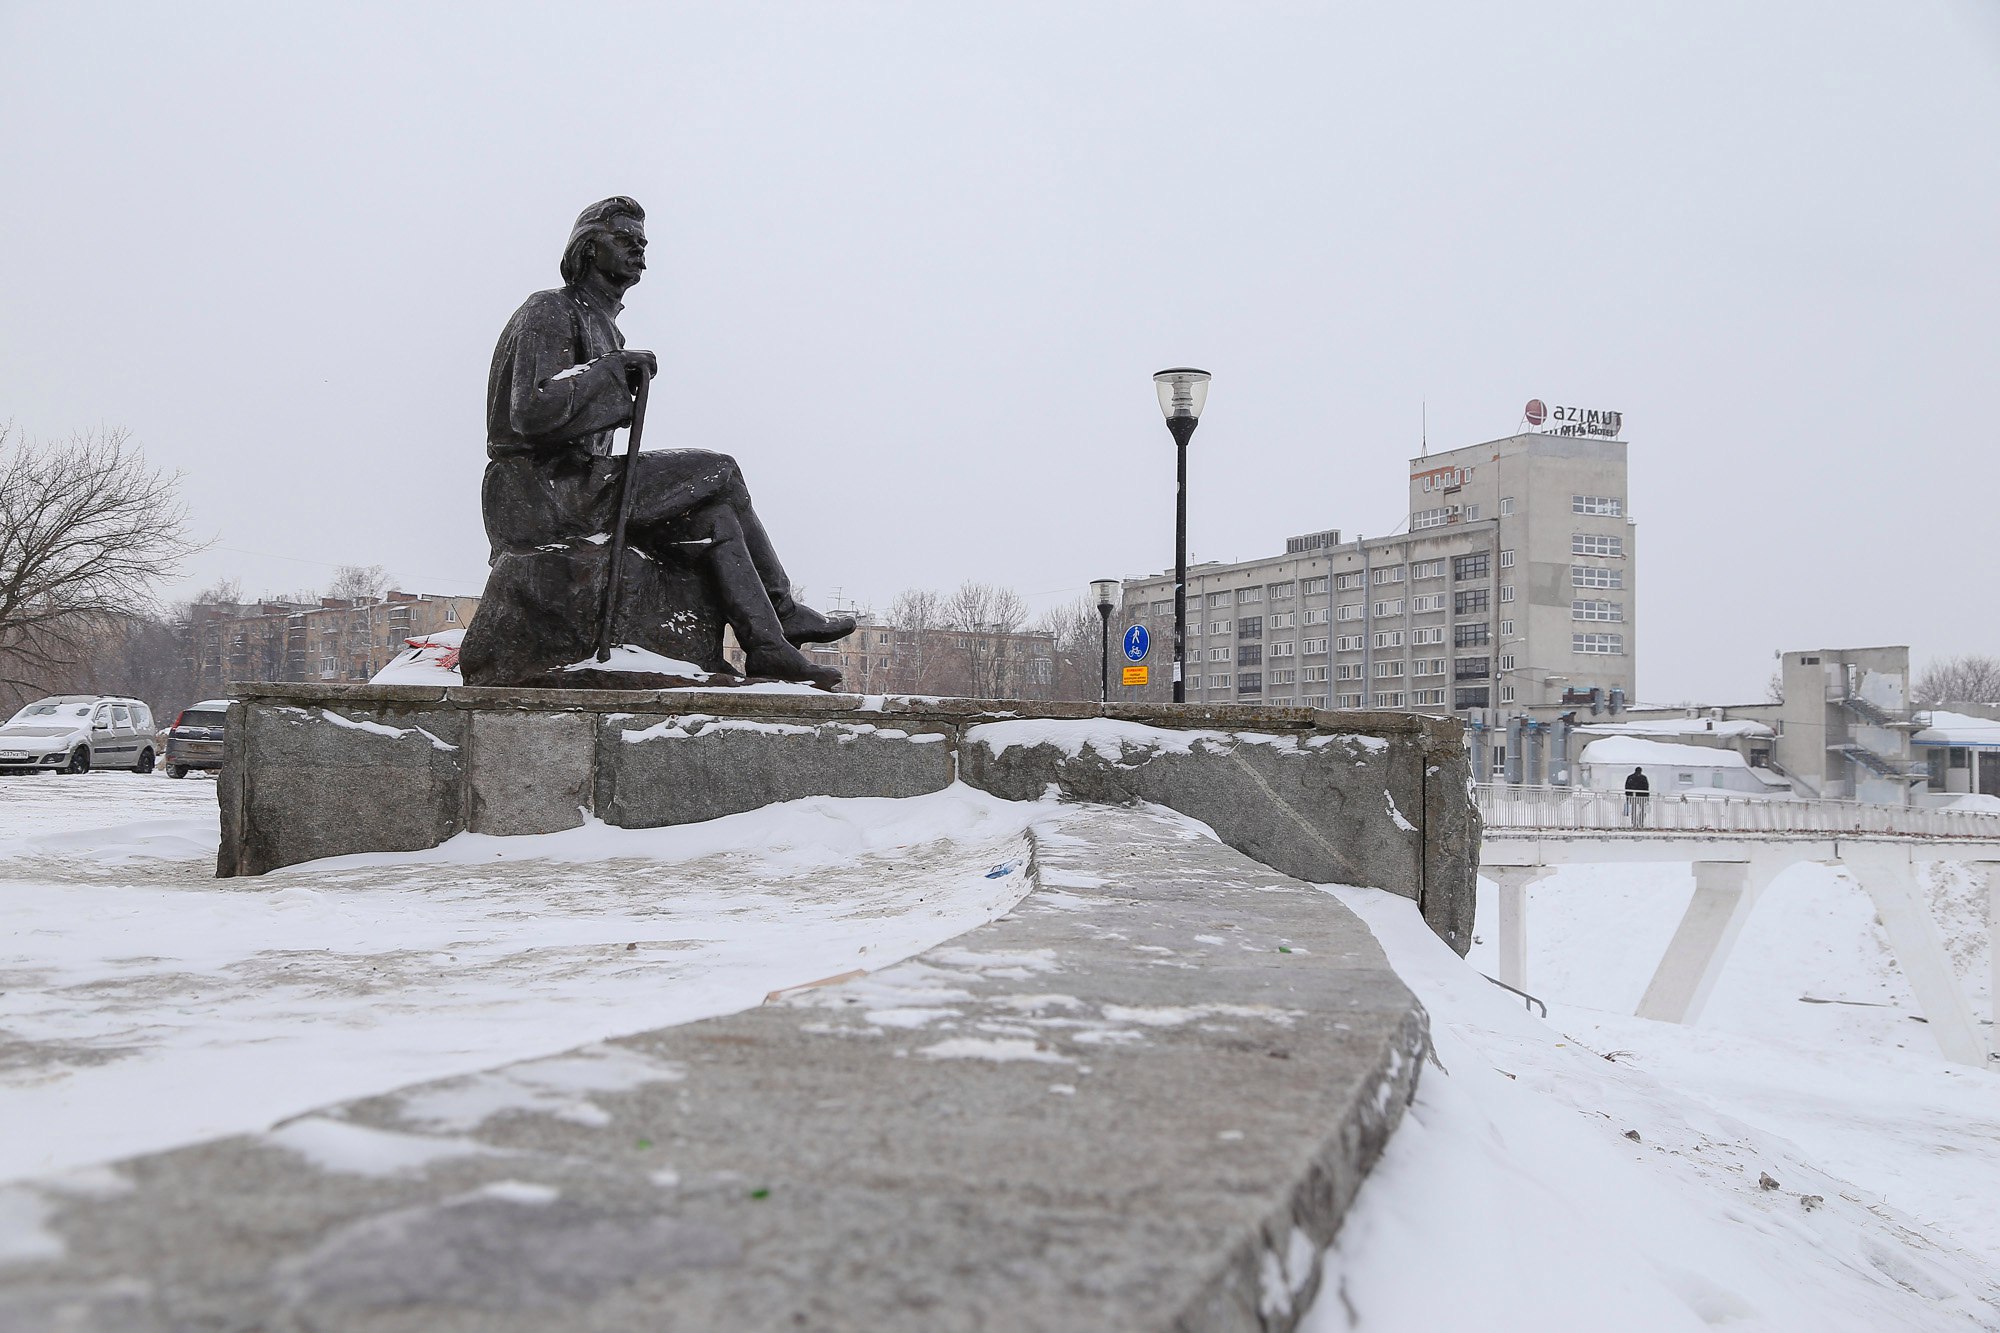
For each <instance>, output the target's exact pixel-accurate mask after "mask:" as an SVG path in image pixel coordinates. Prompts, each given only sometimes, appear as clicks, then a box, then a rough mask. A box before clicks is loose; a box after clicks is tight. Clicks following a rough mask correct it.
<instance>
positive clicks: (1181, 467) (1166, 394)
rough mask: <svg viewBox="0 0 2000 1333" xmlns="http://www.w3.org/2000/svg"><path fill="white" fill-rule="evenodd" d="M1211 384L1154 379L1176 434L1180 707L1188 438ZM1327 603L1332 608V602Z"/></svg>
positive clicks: (1187, 375) (1177, 374) (1195, 375)
mask: <svg viewBox="0 0 2000 1333" xmlns="http://www.w3.org/2000/svg"><path fill="white" fill-rule="evenodd" d="M1208 381H1209V373H1208V372H1207V371H1205V370H1191V369H1189V368H1187V367H1186V366H1180V367H1176V368H1175V369H1173V370H1163V371H1161V372H1160V373H1159V374H1157V375H1155V376H1153V389H1154V391H1155V392H1157V393H1158V394H1159V395H1160V411H1162V412H1164V413H1166V416H1167V429H1168V430H1169V431H1171V432H1173V437H1174V452H1175V453H1176V454H1177V455H1178V459H1177V460H1176V461H1177V463H1178V472H1177V476H1178V478H1179V480H1178V483H1177V486H1176V489H1175V492H1174V702H1175V703H1177V704H1184V703H1186V702H1187V669H1186V662H1187V447H1188V437H1189V436H1191V435H1193V434H1194V428H1195V427H1196V426H1197V425H1199V424H1201V409H1202V405H1203V404H1205V403H1206V402H1208ZM1327 600H1328V604H1329V605H1330V604H1331V603H1332V598H1331V597H1329V598H1328V599H1327ZM1328 632H1329V633H1330V632H1331V631H1330V630H1329V631H1328ZM1328 688H1329V689H1330V688H1332V687H1331V686H1329V687H1328Z"/></svg>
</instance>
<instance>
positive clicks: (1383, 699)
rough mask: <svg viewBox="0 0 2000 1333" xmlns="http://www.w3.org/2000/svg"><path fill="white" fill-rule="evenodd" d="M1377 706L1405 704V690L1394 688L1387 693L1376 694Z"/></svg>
mask: <svg viewBox="0 0 2000 1333" xmlns="http://www.w3.org/2000/svg"><path fill="white" fill-rule="evenodd" d="M1375 706H1376V707H1377V708H1401V707H1402V706H1403V692H1402V691H1401V690H1394V691H1391V692H1390V693H1387V694H1378V695H1376V696H1375Z"/></svg>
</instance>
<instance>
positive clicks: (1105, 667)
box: [1090, 579, 1118, 704]
mask: <svg viewBox="0 0 2000 1333" xmlns="http://www.w3.org/2000/svg"><path fill="white" fill-rule="evenodd" d="M1090 591H1091V592H1092V594H1094V595H1095V596H1096V598H1097V618H1098V619H1099V620H1101V621H1103V622H1104V641H1103V643H1102V644H1100V645H1099V647H1098V653H1097V668H1098V669H1097V675H1098V684H1097V702H1099V703H1101V704H1102V703H1109V702H1111V608H1112V607H1113V606H1114V605H1115V604H1116V600H1117V597H1118V580H1117V579H1092V580H1091V581H1090Z"/></svg>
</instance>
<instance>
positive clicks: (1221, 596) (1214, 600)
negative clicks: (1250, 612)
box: [1208, 592, 1235, 606]
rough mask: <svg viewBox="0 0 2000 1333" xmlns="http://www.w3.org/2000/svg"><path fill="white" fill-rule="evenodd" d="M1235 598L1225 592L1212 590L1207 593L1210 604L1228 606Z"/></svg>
mask: <svg viewBox="0 0 2000 1333" xmlns="http://www.w3.org/2000/svg"><path fill="white" fill-rule="evenodd" d="M1234 600H1235V599H1234V598H1232V597H1231V596H1230V595H1229V594H1228V593H1226V592H1212V593H1210V594H1209V595H1208V604H1209V605H1210V606H1228V605H1229V604H1230V603H1231V602H1232V601H1234Z"/></svg>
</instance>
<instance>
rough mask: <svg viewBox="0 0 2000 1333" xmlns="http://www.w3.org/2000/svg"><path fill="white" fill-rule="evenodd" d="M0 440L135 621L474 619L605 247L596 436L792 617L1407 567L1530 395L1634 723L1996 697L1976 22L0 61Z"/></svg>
mask: <svg viewBox="0 0 2000 1333" xmlns="http://www.w3.org/2000/svg"><path fill="white" fill-rule="evenodd" d="M0 71H4V77H0V420H4V419H6V418H9V417H11V418H12V419H13V420H14V422H15V423H16V425H17V427H18V428H20V429H21V430H23V431H26V432H27V433H29V434H31V435H38V436H50V435H61V434H66V433H68V432H69V431H71V430H74V429H79V428H90V427H97V426H99V425H107V426H124V427H128V428H129V429H130V430H131V431H132V432H133V434H134V436H135V438H136V439H137V440H138V441H139V442H140V443H141V444H143V445H144V447H145V449H146V451H147V453H148V455H149V457H150V458H152V459H153V460H155V461H156V462H158V463H161V464H164V465H166V466H168V467H171V468H176V469H179V470H181V471H182V472H184V473H185V474H186V484H187V487H188V491H189V494H190V497H191V499H192V502H193V507H194V512H195V516H196V524H197V527H198V529H199V536H200V537H202V538H203V539H211V538H212V539H213V540H214V542H215V545H214V546H213V547H211V548H210V549H209V550H208V551H207V552H206V553H204V554H203V555H201V556H200V557H198V558H197V559H196V560H194V561H193V562H192V563H191V564H190V565H189V567H188V569H187V570H186V571H185V577H184V578H182V579H180V580H177V581H176V582H175V583H174V584H173V585H172V587H171V588H170V589H169V592H170V593H176V594H180V595H185V594H186V593H187V592H189V591H192V590H193V589H194V588H195V587H197V586H199V585H201V584H205V583H207V582H209V581H211V580H213V579H215V578H216V577H218V576H225V575H235V576H238V577H240V578H241V579H242V580H243V583H244V586H245V588H246V590H247V591H249V592H252V593H255V592H259V591H266V590H268V591H273V592H278V591H286V590H294V589H298V588H301V587H311V586H315V585H317V584H319V583H321V582H323V581H324V580H325V579H326V578H327V577H328V576H329V575H330V574H331V573H332V568H333V566H335V565H339V564H343V563H357V564H378V563H379V564H382V565H385V566H387V567H388V568H389V569H390V571H391V572H392V573H394V574H395V575H396V576H397V579H398V581H399V583H400V585H401V586H403V587H405V588H409V589H412V590H418V591H433V592H467V593H469V592H477V591H478V589H479V587H480V584H481V582H482V580H483V577H484V565H485V543H484V539H483V537H482V534H481V528H480V521H479V510H478V487H479V477H480V470H481V468H482V466H483V463H484V452H483V450H484V428H483V418H482V413H483V406H482V405H483V397H484V392H485V379H486V371H487V363H488V359H489V358H490V356H491V354H492V349H493V343H494V340H495V338H496V337H497V335H498V333H499V331H500V328H501V325H502V324H503V323H504V322H505V321H506V319H507V316H508V315H509V313H511V312H512V311H513V309H514V308H515V307H516V306H517V305H518V304H519V303H520V302H521V300H522V299H523V298H524V297H525V296H526V295H527V294H528V293H529V292H531V291H534V290H536V289H538V288H543V287H551V286H555V285H556V284H557V282H558V281H559V279H558V277H557V274H556V261H557V258H558V256H559V253H560V250H561V246H562V243H563V240H564V238H565V236H566V235H567V233H568V229H569V226H570V222H571V220H572V219H573V218H574V216H575V214H576V212H577V210H578V209H579V208H581V207H582V206H583V205H584V204H586V203H589V202H590V201H592V200H594V199H597V198H600V197H602V196H604V195H608V194H620V193H622V194H631V195H633V196H635V197H637V198H638V199H639V200H640V201H641V202H642V203H643V204H644V205H645V207H646V209H647V211H648V225H649V229H650V232H651V236H652V240H653V244H652V248H651V263H652V268H651V271H650V273H649V274H648V276H647V279H646V281H645V282H644V283H642V284H641V285H640V286H639V287H637V288H635V289H634V290H633V291H632V293H630V295H629V297H628V300H627V309H626V314H625V317H624V320H623V324H624V328H625V332H626V336H627V339H628V341H629V343H630V344H631V345H632V346H635V347H649V348H652V349H654V350H656V351H657V352H658V353H659V354H660V359H661V365H662V377H661V380H660V381H659V382H658V385H657V387H656V389H655V391H654V395H653V406H652V413H651V418H650V420H649V422H648V427H647V433H646V438H647V442H648V443H649V444H651V445H653V446H654V447H659V448H665V447H670V446H675V445H685V446H700V447H704V448H711V449H720V450H724V451H727V452H730V453H733V454H735V455H736V456H737V457H738V458H739V459H740V460H741V462H742V463H743V465H744V468H745V471H746V473H747V475H748V477H749V478H750V482H751V486H752V489H753V491H754V493H755V495H756V498H757V502H758V506H759V508H760V510H761V511H762V512H763V513H764V515H765V517H766V521H767V523H768V525H769V527H770V528H771V530H772V532H773V533H774V534H775V535H776V537H777V539H778V543H779V547H780V550H781V551H782V552H783V553H784V554H785V556H786V558H787V560H788V563H789V565H790V567H791V571H792V574H793V576H794V578H795V579H796V580H797V581H798V582H799V583H801V584H803V585H804V586H805V587H806V589H807V592H808V594H809V595H810V596H811V597H812V598H813V599H815V600H817V601H820V602H822V603H824V602H826V601H828V600H829V599H830V598H831V597H832V596H833V594H834V593H835V592H836V591H839V592H840V593H842V594H844V595H845V596H847V597H849V598H854V599H857V600H860V601H863V602H873V603H874V604H875V605H877V606H878V607H886V605H887V603H888V601H889V599H890V598H891V597H893V596H894V595H895V593H896V592H897V591H898V590H899V589H902V588H904V587H908V586H911V585H930V586H946V585H950V584H955V583H956V582H958V581H959V580H961V579H967V578H972V579H982V580H987V581H992V582H997V583H1004V584H1009V585H1012V586H1013V587H1015V588H1017V589H1019V590H1020V591H1021V592H1022V593H1024V594H1026V595H1028V597H1029V600H1030V602H1031V603H1032V604H1033V605H1035V606H1036V607H1037V608H1040V607H1044V606H1048V605H1051V604H1054V603H1056V602H1060V601H1062V600H1065V599H1067V598H1070V597H1072V596H1075V595H1077V594H1079V593H1081V592H1082V591H1083V590H1084V586H1085V585H1086V583H1087V582H1088V581H1089V580H1090V579H1091V578H1093V577H1106V576H1128V575H1137V574H1142V573H1148V572H1151V571H1155V570H1158V569H1161V568H1164V567H1166V566H1168V565H1170V564H1171V562H1172V558H1173V453H1172V446H1171V441H1170V439H1169V437H1168V435H1167V432H1166V430H1165V428H1164V426H1163V425H1162V423H1161V421H1160V418H1159V411H1158V408H1157V406H1156V404H1155V403H1154V400H1153V393H1152V386H1151V384H1150V382H1149V377H1150V375H1151V373H1152V372H1153V371H1154V370H1156V369H1159V368H1160V367H1162V366H1168V365H1200V366H1205V367H1207V368H1209V369H1210V370H1212V371H1213V372H1214V373H1215V377H1216V378H1215V383H1214V388H1213V392H1212V393H1211V395H1210V398H1209V404H1208V410H1207V413H1206V415H1205V416H1204V419H1203V423H1202V426H1201V429H1200V432H1199V433H1198V434H1197V435H1196V437H1195V443H1194V449H1193V461H1192V465H1191V472H1192V481H1191V495H1192V502H1191V515H1190V528H1191V533H1192V535H1191V545H1192V548H1193V558H1194V559H1197V560H1202V559H1246V558H1249V557H1252V556H1256V555H1261V554H1267V553H1270V552H1272V551H1275V550H1281V549H1282V548H1283V542H1284V539H1285V537H1286V536H1288V535H1290V534H1293V533H1299V532H1307V531H1312V530H1315V529H1319V528H1323V527H1339V528H1342V529H1344V530H1345V531H1346V532H1347V533H1349V534H1350V535H1351V534H1353V533H1355V532H1357V531H1359V532H1364V533H1368V534H1371V535H1373V534H1376V533H1383V532H1387V531H1390V530H1392V529H1393V528H1395V527H1396V526H1397V525H1398V524H1399V523H1401V522H1402V521H1403V519H1404V516H1405V515H1404V509H1405V504H1404V497H1405V489H1406V484H1407V476H1408V473H1407V469H1406V466H1405V460H1406V459H1407V458H1408V457H1409V456H1410V455H1412V454H1413V453H1415V452H1416V447H1417V444H1418V430H1419V420H1420V412H1421V411H1422V405H1423V404H1426V403H1427V404H1428V417H1429V436H1430V442H1431V445H1432V447H1433V448H1434V449H1442V448H1452V447H1457V446H1459V445H1463V444H1470V443H1474V442H1477V441H1481V440H1486V439H1491V438H1495V437H1498V436H1501V435H1505V434H1508V433H1510V432H1511V431H1512V430H1513V429H1514V427H1515V425H1516V423H1517V422H1518V421H1519V419H1520V415H1521V405H1522V404H1523V403H1524V402H1525V401H1526V400H1527V399H1528V398H1530V397H1535V396H1540V397H1544V398H1547V399H1549V400H1550V401H1560V402H1576V403H1582V404H1585V405H1589V406H1599V407H1606V408H1616V409H1619V410H1622V411H1623V412H1624V413H1625V422H1626V437H1627V438H1628V439H1629V440H1630V441H1631V512H1632V513H1633V514H1634V515H1635V516H1636V517H1637V519H1638V522H1639V524H1640V543H1641V551H1642V558H1643V562H1644V569H1643V572H1642V575H1641V584H1642V587H1643V602H1642V603H1641V604H1640V605H1639V607H1638V608H1637V619H1638V622H1639V623H1638V625H1637V626H1636V629H1637V636H1638V642H1639V645H1640V652H1641V657H1640V660H1639V663H1638V671H1639V694H1640V696H1641V697H1643V698H1645V699H1648V700H1654V701H1661V702H1675V701H1680V700H1683V699H1692V698H1700V699H1703V700H1707V701H1741V700H1746V699H1752V698H1756V697H1760V696H1761V694H1762V690H1763V685H1764V681H1765V679H1766V678H1767V677H1768V675H1769V674H1770V671H1771V668H1772V665H1773V664H1772V662H1771V654H1772V652H1773V651H1774V650H1776V649H1780V648H1786V647H1791V648H1797V647H1818V646H1836V645H1847V644H1871V643H1885V642H1893V643H1909V644H1911V645H1913V649H1914V652H1915V655H1916V657H1917V658H1918V660H1919V661H1920V662H1921V661H1922V660H1924V659H1926V658H1929V657H1932V656H1936V655H1941V654H1945V653H1950V652H1960V651H1984V652H1995V653H2000V616H1996V614H1995V612H1996V598H1995V595H1994V592H1993V587H1994V584H1993V575H1992V572H1991V571H1992V564H1993V550H1994V537H1993V524H1994V517H1993V510H1994V502H1995V498H1996V496H2000V458H1996V450H1995V445H1996V443H2000V441H1996V434H2000V431H1996V427H1995V419H1996V418H1995V407H1996V404H1995V401H1994V400H1995V397H1996V392H1997V391H2000V3H1996V0H1932V2H1925V0H1911V2H1910V3H1895V4H1884V3H1879V2H1871V3H1852V2H1843V0H1759V3H1756V4H1750V5H1745V4H1742V3H1741V2H1740V0H1728V2H1727V3H1702V2H1690V0H1672V2H1671V3H1660V4H1637V3H1619V4H1614V5H1606V4H1603V3H1600V2H1599V0H1588V2H1582V3H1570V4H1559V3H1535V2H1529V0H1524V2H1523V3H1518V4H1510V5H1492V4H1485V3H1464V4H1450V5H1446V4H1395V5H1389V4H1379V5H1368V6H1362V5H1282V6H1281V5H1247V4H1208V5H1200V6H1196V5H1186V6H1180V5H1153V6H1142V5H1137V4H1108V3H1107V4H1089V3H1076V2H1075V0H1069V2H1068V3H1062V4H1053V5H1009V4H980V5H974V4H970V3H962V4H961V3H953V4H908V5H859V4H812V5H807V4H785V5H762V6H759V5H751V4H734V3H732V4H727V5H723V4H715V5H706V6H698V7H668V6H657V5H648V6H632V7H626V6H621V5H601V6H595V7H591V8H587V9H585V8H578V9H574V10H564V9H559V8H557V7H553V6H549V7H541V6H536V7H526V6H508V5H500V4H494V3H481V4H479V5H476V6H465V7H463V8H458V9H448V8H446V7H444V6H442V5H425V6H404V5H397V6H381V7H363V6H357V5H352V4H342V5H332V6H320V7H315V8H314V9H313V10H312V11H310V12H308V11H307V10H306V8H305V7H303V6H291V5H263V4H259V5H247V4H246V5H241V6H227V7H212V6H200V5H192V4H186V3H176V4H171V5H141V4H130V5H121V6H101V7H90V6H84V5H62V6H55V5H42V4H20V3H5V4H0Z"/></svg>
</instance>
